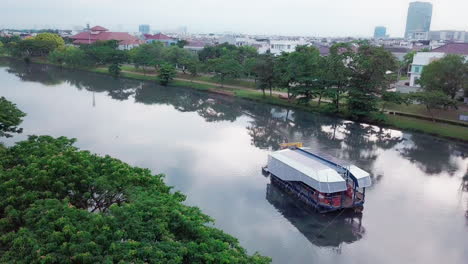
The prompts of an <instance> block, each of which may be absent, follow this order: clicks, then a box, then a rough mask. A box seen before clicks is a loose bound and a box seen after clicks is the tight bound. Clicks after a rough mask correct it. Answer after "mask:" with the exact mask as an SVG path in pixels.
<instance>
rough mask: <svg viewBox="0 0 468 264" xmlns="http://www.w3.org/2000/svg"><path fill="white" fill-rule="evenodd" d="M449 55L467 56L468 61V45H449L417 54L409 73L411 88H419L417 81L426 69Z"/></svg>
mask: <svg viewBox="0 0 468 264" xmlns="http://www.w3.org/2000/svg"><path fill="white" fill-rule="evenodd" d="M447 54H456V55H461V56H465V58H466V59H467V60H468V43H449V44H446V45H444V46H442V47H439V48H437V49H433V50H432V51H431V52H418V53H416V55H414V58H413V63H412V64H411V68H410V70H409V72H408V73H409V75H410V86H416V87H419V84H417V80H419V78H421V74H422V71H423V69H424V67H425V66H427V65H429V64H430V63H431V62H433V61H436V60H439V59H441V58H443V57H444V56H445V55H447Z"/></svg>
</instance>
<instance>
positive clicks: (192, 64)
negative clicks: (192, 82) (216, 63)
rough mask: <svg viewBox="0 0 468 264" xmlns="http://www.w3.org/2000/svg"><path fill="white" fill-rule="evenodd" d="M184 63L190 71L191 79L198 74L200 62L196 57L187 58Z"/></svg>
mask: <svg viewBox="0 0 468 264" xmlns="http://www.w3.org/2000/svg"><path fill="white" fill-rule="evenodd" d="M184 65H185V68H186V69H187V71H188V72H189V73H190V76H191V77H192V79H193V78H195V77H196V76H197V75H198V72H199V71H200V62H199V61H198V59H197V58H196V57H195V58H193V59H191V60H189V61H188V62H184Z"/></svg>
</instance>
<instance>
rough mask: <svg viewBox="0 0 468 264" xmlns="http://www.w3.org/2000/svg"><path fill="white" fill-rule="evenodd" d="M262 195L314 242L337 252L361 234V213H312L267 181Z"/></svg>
mask: <svg viewBox="0 0 468 264" xmlns="http://www.w3.org/2000/svg"><path fill="white" fill-rule="evenodd" d="M266 199H267V201H268V202H269V203H270V204H271V205H273V206H274V207H275V208H276V210H278V212H280V213H281V215H283V216H284V218H286V219H287V220H288V221H289V222H290V223H291V224H292V225H294V226H295V227H296V228H297V230H299V232H301V233H302V234H303V235H304V236H305V237H306V238H307V240H309V241H310V243H312V244H314V245H315V246H318V247H329V248H333V249H334V250H336V251H338V252H339V250H340V248H341V245H342V244H343V243H347V244H351V243H353V242H356V241H358V240H359V239H361V238H362V237H363V236H364V234H365V229H364V227H363V226H362V224H361V218H362V214H361V213H353V212H337V213H331V214H330V213H329V214H319V213H315V212H313V211H310V210H308V209H306V207H305V206H304V205H302V203H300V202H298V201H297V200H296V199H294V198H292V197H290V196H289V195H288V194H287V193H286V192H284V191H282V190H281V189H280V188H278V187H276V186H275V185H273V184H271V183H269V184H267V188H266Z"/></svg>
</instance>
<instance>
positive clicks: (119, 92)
mask: <svg viewBox="0 0 468 264" xmlns="http://www.w3.org/2000/svg"><path fill="white" fill-rule="evenodd" d="M5 61H6V62H5ZM0 62H1V64H0V65H2V66H3V65H7V67H8V68H7V71H9V72H12V73H14V74H15V75H16V76H18V77H19V78H21V80H24V81H34V82H41V83H44V84H47V85H51V84H60V83H62V82H68V83H70V84H71V85H73V86H75V87H77V88H78V89H83V90H88V91H92V92H96V93H107V94H108V95H109V96H110V97H112V98H113V99H116V100H128V99H130V98H132V97H134V98H135V101H136V102H138V103H144V104H164V105H170V106H173V107H174V108H175V109H177V110H178V111H181V112H196V113H198V115H199V116H201V117H203V118H204V119H205V120H206V121H208V122H219V121H229V122H233V121H235V120H236V119H237V118H239V117H240V116H242V115H246V116H248V117H249V118H250V120H249V125H248V126H247V130H248V133H249V135H250V136H251V139H252V140H251V143H252V145H255V146H256V147H258V148H261V149H270V150H276V149H278V148H279V145H280V144H281V143H283V142H287V141H301V142H304V143H305V145H306V146H310V147H312V148H313V149H315V150H318V151H323V152H327V153H329V154H331V155H333V156H337V157H339V158H341V159H344V160H348V161H350V162H352V163H355V164H357V165H359V166H360V167H362V168H363V169H364V170H368V171H372V169H373V168H372V166H373V164H374V162H375V160H376V159H377V157H378V155H379V153H380V151H381V150H386V149H391V148H395V146H396V145H397V144H399V143H401V144H400V145H401V147H400V145H399V147H398V148H396V149H398V151H399V152H400V154H401V155H402V156H403V157H405V158H408V159H409V160H410V161H412V162H413V163H415V164H417V166H418V167H420V168H421V169H422V170H423V171H424V172H425V173H427V174H439V173H441V172H444V171H448V172H449V173H453V172H454V171H455V170H456V169H457V164H456V163H455V162H454V161H453V160H452V157H453V155H452V154H453V152H454V151H456V149H455V148H457V145H452V144H449V143H447V142H438V144H437V148H434V147H433V139H431V138H427V137H425V136H422V135H418V136H415V137H412V136H411V137H410V140H406V141H404V140H403V137H402V136H401V135H396V134H397V133H394V132H395V131H393V130H391V129H384V128H379V127H376V126H371V125H366V124H361V123H356V122H351V121H345V120H341V119H338V118H333V117H328V116H324V115H320V114H315V113H310V112H303V111H293V110H290V109H287V108H281V107H275V106H271V105H266V104H259V103H253V102H251V101H244V100H238V99H235V98H231V97H226V96H221V95H216V94H209V93H205V92H201V91H196V90H194V89H186V88H179V87H178V88H175V87H161V86H159V85H157V84H156V83H154V82H142V81H136V80H130V79H115V78H113V77H111V76H106V75H102V74H97V73H90V72H80V71H77V70H68V69H61V68H57V67H53V66H49V65H39V64H26V63H24V62H21V61H15V60H0ZM400 134H401V133H400ZM378 180H379V178H374V181H378Z"/></svg>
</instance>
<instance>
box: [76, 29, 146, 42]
mask: <svg viewBox="0 0 468 264" xmlns="http://www.w3.org/2000/svg"><path fill="white" fill-rule="evenodd" d="M70 38H71V39H73V40H74V41H73V43H74V44H89V43H94V42H96V41H98V40H118V41H119V43H120V44H122V45H130V44H141V43H142V41H141V40H139V39H138V38H137V37H134V36H132V35H130V34H128V33H126V32H104V31H101V32H99V33H98V34H92V33H90V32H81V33H78V34H76V35H74V36H71V37H70Z"/></svg>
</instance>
